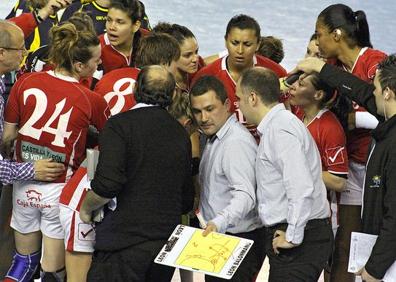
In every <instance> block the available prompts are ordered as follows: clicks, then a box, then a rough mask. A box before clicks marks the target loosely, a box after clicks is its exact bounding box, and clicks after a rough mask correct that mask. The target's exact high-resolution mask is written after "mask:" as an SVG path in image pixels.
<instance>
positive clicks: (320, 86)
mask: <svg viewBox="0 0 396 282" xmlns="http://www.w3.org/2000/svg"><path fill="white" fill-rule="evenodd" d="M310 76H311V83H312V85H313V87H314V88H315V89H316V90H322V91H323V92H324V97H323V99H322V101H321V102H320V105H319V106H320V108H324V107H325V106H326V104H327V103H328V102H329V101H330V99H331V98H333V97H334V93H335V89H334V88H332V87H330V86H329V85H328V84H327V83H325V82H324V81H323V80H321V79H320V78H319V74H318V73H312V74H311V75H310Z"/></svg>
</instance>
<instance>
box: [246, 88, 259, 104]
mask: <svg viewBox="0 0 396 282" xmlns="http://www.w3.org/2000/svg"><path fill="white" fill-rule="evenodd" d="M258 99H259V97H258V96H257V93H256V92H254V91H250V93H249V97H248V100H249V104H250V105H252V106H255V105H256V104H257V102H258Z"/></svg>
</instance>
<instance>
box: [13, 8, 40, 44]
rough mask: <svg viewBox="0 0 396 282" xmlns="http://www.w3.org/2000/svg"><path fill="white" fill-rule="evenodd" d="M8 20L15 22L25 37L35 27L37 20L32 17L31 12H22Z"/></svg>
mask: <svg viewBox="0 0 396 282" xmlns="http://www.w3.org/2000/svg"><path fill="white" fill-rule="evenodd" d="M9 21H11V22H13V23H15V24H16V25H17V26H19V27H20V28H21V29H22V31H23V35H24V36H25V38H27V37H28V36H29V35H30V34H31V33H32V32H33V31H34V29H35V28H36V27H37V21H36V19H35V18H34V15H33V13H23V14H21V15H20V16H18V17H14V18H11V19H9Z"/></svg>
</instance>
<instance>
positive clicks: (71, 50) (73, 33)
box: [48, 23, 100, 72]
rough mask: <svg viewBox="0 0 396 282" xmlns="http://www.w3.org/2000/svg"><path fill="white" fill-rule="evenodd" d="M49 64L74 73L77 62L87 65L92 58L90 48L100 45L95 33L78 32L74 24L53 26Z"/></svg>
mask: <svg viewBox="0 0 396 282" xmlns="http://www.w3.org/2000/svg"><path fill="white" fill-rule="evenodd" d="M50 42H51V43H50V51H49V57H48V59H49V62H50V63H51V64H53V65H54V66H55V67H56V68H64V69H66V70H67V71H69V72H74V67H73V64H74V63H75V62H81V63H86V62H88V61H89V59H91V58H92V54H91V50H90V49H89V48H90V47H94V46H97V45H99V43H100V42H99V39H98V37H97V36H96V34H95V33H92V32H91V31H88V30H81V31H77V29H76V27H75V26H74V25H73V24H72V23H65V24H63V25H61V26H53V27H52V28H51V30H50Z"/></svg>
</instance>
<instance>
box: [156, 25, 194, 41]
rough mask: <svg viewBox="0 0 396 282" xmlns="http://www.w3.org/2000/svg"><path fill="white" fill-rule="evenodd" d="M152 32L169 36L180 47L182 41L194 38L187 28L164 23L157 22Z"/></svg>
mask: <svg viewBox="0 0 396 282" xmlns="http://www.w3.org/2000/svg"><path fill="white" fill-rule="evenodd" d="M152 31H153V32H162V33H166V34H169V35H170V36H172V37H173V38H175V39H176V40H177V42H178V43H179V44H180V45H181V44H183V42H184V40H186V39H187V38H195V36H194V34H193V33H192V31H191V30H189V29H188V28H187V27H185V26H182V25H178V24H170V23H166V22H159V23H158V24H157V25H156V26H155V27H154V28H153V30H152Z"/></svg>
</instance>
